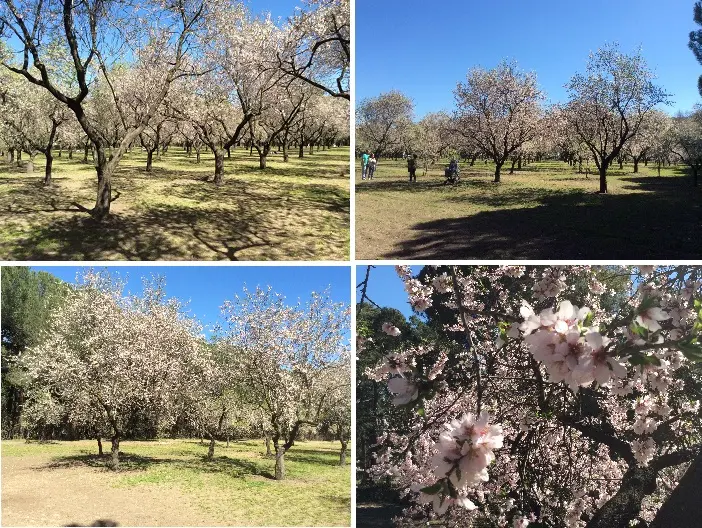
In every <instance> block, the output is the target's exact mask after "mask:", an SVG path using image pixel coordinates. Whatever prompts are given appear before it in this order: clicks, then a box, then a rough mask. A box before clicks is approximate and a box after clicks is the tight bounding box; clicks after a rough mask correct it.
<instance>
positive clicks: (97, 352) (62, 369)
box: [18, 273, 200, 469]
mask: <svg viewBox="0 0 702 528" xmlns="http://www.w3.org/2000/svg"><path fill="white" fill-rule="evenodd" d="M198 334H199V326H198V325H197V324H196V323H195V322H194V321H193V320H191V319H188V318H187V317H185V316H184V314H183V313H182V309H181V306H180V305H179V303H178V302H176V301H169V300H165V299H164V298H163V291H162V285H160V284H159V283H158V282H156V283H154V284H151V285H146V286H145V291H144V294H143V295H142V296H140V297H134V296H127V295H124V294H123V293H122V291H121V285H120V284H119V283H116V282H114V281H112V280H108V279H107V278H106V277H105V276H103V275H100V274H94V273H88V274H86V276H85V277H84V283H83V284H82V285H80V286H78V287H76V288H74V289H72V290H69V291H68V292H67V294H66V296H65V298H64V300H63V302H62V304H61V305H60V307H59V308H58V309H57V310H56V311H55V312H54V313H53V314H52V316H51V320H50V323H49V325H48V330H46V332H45V336H44V339H42V340H41V341H40V343H39V344H37V345H36V346H34V347H31V348H29V349H28V350H26V351H25V352H23V353H22V354H21V356H20V358H19V360H18V363H19V368H20V369H21V370H23V371H24V372H25V373H26V374H25V375H26V376H27V378H28V380H29V383H28V386H29V387H31V389H30V390H28V393H29V394H28V399H30V400H32V401H33V402H34V404H33V409H34V413H35V415H36V414H40V413H41V414H42V415H43V417H44V419H51V418H56V417H58V416H60V415H61V414H62V413H68V414H70V415H71V416H72V419H71V421H72V422H74V423H75V422H78V423H82V424H91V425H93V426H94V427H95V428H96V429H100V430H104V429H107V430H109V431H110V435H111V442H112V460H111V467H112V468H113V469H117V468H118V467H119V446H120V440H121V439H122V436H123V431H124V428H125V425H126V421H127V418H128V415H129V413H131V412H133V410H134V409H139V412H140V413H141V414H142V415H148V416H151V417H153V419H154V421H156V422H159V423H164V424H168V423H169V422H170V421H172V420H173V419H174V417H175V412H174V411H175V409H176V408H177V403H178V401H177V395H178V394H182V393H183V392H185V391H187V390H189V389H188V385H187V384H188V383H189V381H191V380H193V379H195V378H194V375H193V374H194V373H195V372H197V370H196V366H197V363H196V362H194V361H193V360H194V359H195V358H198V357H199V356H200V354H199V348H200V341H199V335H198Z"/></svg>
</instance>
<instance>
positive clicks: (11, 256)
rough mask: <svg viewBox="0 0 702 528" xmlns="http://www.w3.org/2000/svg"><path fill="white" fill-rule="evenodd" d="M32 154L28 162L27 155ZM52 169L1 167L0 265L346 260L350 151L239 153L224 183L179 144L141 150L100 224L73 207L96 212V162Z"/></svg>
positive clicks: (128, 160) (209, 161)
mask: <svg viewBox="0 0 702 528" xmlns="http://www.w3.org/2000/svg"><path fill="white" fill-rule="evenodd" d="M25 156H26V155H25ZM80 158H82V155H79V154H76V155H75V156H74V159H73V160H69V159H68V157H67V155H66V153H64V154H63V156H62V157H61V158H55V160H54V170H53V173H54V177H53V181H54V183H53V184H52V185H51V186H50V187H48V188H45V187H44V186H43V185H42V184H41V181H42V178H43V172H44V160H43V158H41V157H37V158H36V162H35V172H34V174H31V175H29V174H26V173H25V172H24V169H23V168H21V167H17V166H16V165H10V164H8V163H6V162H4V161H0V259H3V260H346V259H348V255H349V239H350V233H349V231H350V228H349V226H350V205H349V187H350V182H349V176H348V172H349V171H348V166H349V165H348V160H349V150H348V148H335V149H331V150H327V151H318V152H315V153H314V154H312V155H310V154H309V153H307V152H306V153H305V157H304V158H302V159H299V158H298V157H297V156H296V155H291V157H290V160H289V161H288V162H287V163H284V162H283V161H282V155H278V154H272V155H270V156H269V157H268V168H267V169H266V170H263V171H262V170H260V169H258V157H257V156H256V155H255V153H254V156H249V151H248V150H243V149H233V150H232V158H231V159H227V160H225V176H224V183H223V185H222V186H219V187H218V186H215V185H214V184H213V183H208V182H205V181H203V180H204V179H205V177H206V176H209V177H210V180H211V179H212V175H213V173H214V157H213V156H212V155H211V154H203V155H202V160H201V163H199V164H198V163H196V159H195V156H194V155H193V156H191V157H188V156H187V155H186V154H185V152H183V151H182V150H181V149H180V148H178V147H171V149H170V150H169V151H168V152H167V153H166V154H165V155H164V156H163V158H162V159H161V160H156V159H155V160H154V167H153V171H152V172H151V173H147V172H146V170H145V167H146V154H145V153H142V152H141V150H140V149H134V151H133V152H132V153H130V154H127V155H126V156H125V158H124V159H123V160H122V162H121V163H120V166H119V168H118V171H117V173H116V174H115V176H114V182H113V196H114V195H116V194H117V193H120V194H119V197H118V198H117V199H116V200H115V201H114V202H113V203H112V207H111V211H112V213H113V214H112V215H111V217H110V218H108V219H107V220H106V221H104V222H103V223H100V224H98V223H97V222H95V221H94V220H93V219H92V218H90V217H89V216H88V215H87V214H86V213H83V212H80V211H78V210H77V208H76V207H75V206H74V205H72V204H73V203H74V202H76V203H79V204H81V205H83V206H85V207H92V206H93V204H94V202H95V189H96V185H97V178H96V175H95V168H94V167H93V166H92V164H83V163H81V162H80Z"/></svg>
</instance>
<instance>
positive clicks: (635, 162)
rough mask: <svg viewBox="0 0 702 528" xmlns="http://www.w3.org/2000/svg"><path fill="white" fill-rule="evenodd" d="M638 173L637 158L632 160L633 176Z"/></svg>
mask: <svg viewBox="0 0 702 528" xmlns="http://www.w3.org/2000/svg"><path fill="white" fill-rule="evenodd" d="M638 172H639V158H634V174H637V173H638Z"/></svg>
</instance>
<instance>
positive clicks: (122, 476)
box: [2, 440, 351, 526]
mask: <svg viewBox="0 0 702 528" xmlns="http://www.w3.org/2000/svg"><path fill="white" fill-rule="evenodd" d="M104 445H105V452H106V453H107V452H108V451H109V442H108V441H104ZM121 448H122V451H123V455H124V456H123V465H122V468H121V470H120V471H118V472H112V471H109V470H107V469H104V465H105V462H106V460H107V458H106V457H103V458H102V459H100V458H99V457H97V456H96V453H97V443H96V442H95V441H87V440H85V441H78V442H52V443H37V442H32V443H29V444H28V443H25V442H24V441H19V440H15V441H3V442H2V457H6V458H7V459H10V458H12V457H35V458H38V457H40V458H42V459H44V460H46V468H47V469H45V471H54V470H56V468H61V467H74V468H75V467H83V468H84V470H85V471H99V472H100V475H101V480H102V482H103V483H104V486H106V487H115V488H122V489H123V488H128V489H133V490H135V491H138V490H139V489H143V488H144V487H156V488H162V489H164V490H165V489H170V488H176V489H178V490H180V491H181V492H183V493H185V494H186V495H187V496H188V497H189V498H190V499H192V501H191V502H193V503H194V504H196V505H197V507H198V508H199V509H200V511H201V512H202V516H203V523H205V524H206V523H207V522H209V523H213V524H229V525H239V526H242V525H244V526H296V525H297V526H300V525H304V526H348V525H349V524H350V515H351V510H350V508H351V506H350V493H351V492H350V488H351V474H350V465H348V464H347V465H346V466H345V467H343V468H342V467H339V465H338V460H339V448H340V444H339V443H338V442H318V441H312V442H296V445H295V446H294V447H293V448H292V449H291V450H290V451H289V452H288V453H287V454H286V472H287V478H286V480H284V481H276V480H274V479H272V473H273V470H274V460H273V459H272V458H270V457H266V456H265V454H264V453H265V448H264V447H263V441H262V440H250V441H240V442H232V443H230V446H229V447H228V448H227V447H225V444H224V443H223V442H221V443H220V442H218V443H217V446H216V449H215V457H214V459H213V460H212V461H207V460H206V459H205V454H206V452H207V443H204V444H200V443H199V441H197V440H158V441H145V442H138V441H123V442H122V444H121ZM39 467H40V468H41V465H39ZM8 484H11V483H8ZM57 493H60V490H57ZM108 493H109V492H108Z"/></svg>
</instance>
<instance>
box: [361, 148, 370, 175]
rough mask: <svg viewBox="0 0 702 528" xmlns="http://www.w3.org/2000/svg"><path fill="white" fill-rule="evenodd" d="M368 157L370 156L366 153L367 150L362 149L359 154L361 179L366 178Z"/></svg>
mask: <svg viewBox="0 0 702 528" xmlns="http://www.w3.org/2000/svg"><path fill="white" fill-rule="evenodd" d="M369 159H370V156H369V155H368V151H367V150H364V151H363V154H362V155H361V179H362V180H365V179H366V173H367V172H368V160H369Z"/></svg>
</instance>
